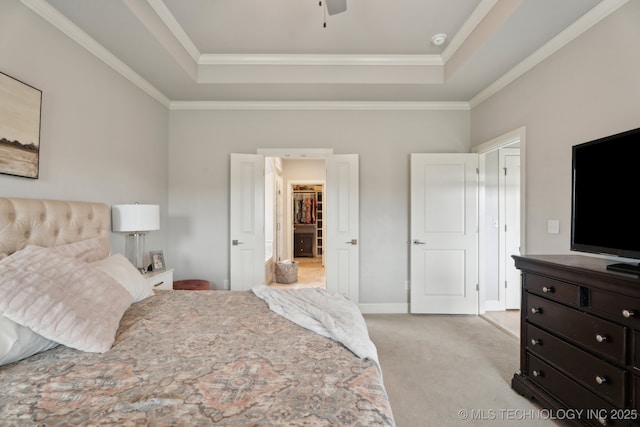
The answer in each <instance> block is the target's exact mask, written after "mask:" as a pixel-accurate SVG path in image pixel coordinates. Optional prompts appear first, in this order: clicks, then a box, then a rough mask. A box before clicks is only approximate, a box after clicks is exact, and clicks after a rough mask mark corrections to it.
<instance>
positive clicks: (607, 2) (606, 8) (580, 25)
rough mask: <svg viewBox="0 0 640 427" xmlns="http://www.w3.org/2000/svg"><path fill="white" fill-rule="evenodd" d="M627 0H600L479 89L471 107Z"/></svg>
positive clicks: (627, 0)
mask: <svg viewBox="0 0 640 427" xmlns="http://www.w3.org/2000/svg"><path fill="white" fill-rule="evenodd" d="M628 2H629V0H602V1H601V2H600V3H598V4H597V5H596V6H595V7H594V8H593V9H591V10H590V11H588V12H587V13H585V14H584V15H583V16H581V17H580V18H579V19H578V20H577V21H576V22H574V23H573V24H571V25H570V26H569V27H567V28H566V29H565V30H564V31H562V32H561V33H560V34H558V35H557V36H556V37H554V38H553V39H551V40H549V42H547V43H546V44H545V45H544V46H542V47H540V48H539V49H538V50H536V51H535V52H534V53H533V54H531V55H529V56H528V57H527V58H525V59H524V60H523V61H521V62H520V63H519V64H518V65H516V66H515V67H513V68H512V69H511V70H509V71H507V72H506V73H505V74H503V75H502V77H500V78H499V79H498V80H496V81H495V82H493V83H492V84H490V85H489V86H487V87H486V88H485V89H483V90H482V91H480V92H479V93H478V94H477V95H476V96H474V97H473V98H472V99H471V100H470V101H469V105H470V107H471V108H475V107H477V106H478V105H480V104H481V103H482V102H484V101H486V100H487V99H489V98H490V97H492V96H493V95H495V94H496V93H498V92H500V91H501V90H502V89H504V88H505V87H506V86H507V85H509V84H510V83H512V82H514V81H515V80H517V79H518V78H519V77H521V76H522V75H524V74H525V73H526V72H528V71H529V70H531V69H532V68H534V67H535V66H536V65H538V64H539V63H541V62H542V61H544V60H545V59H547V58H548V57H549V56H551V55H553V54H554V53H556V52H557V51H558V50H560V49H561V48H563V47H564V46H566V45H567V44H569V43H570V42H571V41H573V40H574V39H575V38H576V37H578V36H579V35H581V34H583V33H584V32H585V31H587V30H588V29H590V28H591V27H593V26H594V25H595V24H597V23H598V22H600V21H602V20H603V19H604V18H606V17H607V16H609V15H610V14H612V13H613V12H615V11H616V10H618V9H619V8H621V7H622V6H624V5H625V4H627V3H628Z"/></svg>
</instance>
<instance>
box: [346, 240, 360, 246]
mask: <svg viewBox="0 0 640 427" xmlns="http://www.w3.org/2000/svg"><path fill="white" fill-rule="evenodd" d="M345 243H346V244H348V245H357V244H358V239H351V241H349V242H345Z"/></svg>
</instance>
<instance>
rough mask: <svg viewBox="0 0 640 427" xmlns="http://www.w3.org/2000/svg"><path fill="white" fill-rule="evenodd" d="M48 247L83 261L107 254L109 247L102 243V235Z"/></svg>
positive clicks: (89, 260) (94, 259)
mask: <svg viewBox="0 0 640 427" xmlns="http://www.w3.org/2000/svg"><path fill="white" fill-rule="evenodd" d="M49 249H51V250H52V251H54V252H56V253H59V254H60V255H64V256H67V257H69V258H77V259H80V260H82V261H84V262H94V261H98V260H101V259H103V258H106V257H108V256H109V247H108V246H107V245H105V244H104V238H103V237H93V238H91V239H85V240H80V241H78V242H73V243H67V244H66V245H59V246H52V247H50V248H49Z"/></svg>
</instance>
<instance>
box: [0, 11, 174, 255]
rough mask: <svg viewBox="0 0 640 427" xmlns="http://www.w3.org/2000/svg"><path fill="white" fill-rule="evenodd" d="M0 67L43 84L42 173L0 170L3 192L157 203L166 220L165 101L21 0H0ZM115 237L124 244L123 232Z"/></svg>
mask: <svg viewBox="0 0 640 427" xmlns="http://www.w3.org/2000/svg"><path fill="white" fill-rule="evenodd" d="M0 71H2V72H3V73H5V74H8V75H10V76H12V77H14V78H16V79H18V80H21V81H23V82H25V83H28V84H29V85H31V86H34V87H36V88H37V89H39V90H41V91H42V121H41V136H40V173H39V175H40V176H39V179H37V180H34V179H28V178H20V177H13V176H9V175H0V196H10V197H31V198H49V199H63V200H80V201H96V202H104V203H108V204H114V203H131V202H136V201H139V202H141V203H158V204H160V205H161V212H162V218H161V221H162V222H161V226H163V225H164V224H166V212H167V210H166V206H167V184H168V172H167V139H168V116H169V112H168V110H167V109H166V108H165V107H163V106H161V105H160V104H159V103H158V102H157V101H155V100H153V99H152V98H150V97H149V96H148V95H146V94H144V93H143V92H142V91H140V90H139V89H138V88H136V87H135V86H133V85H132V84H131V83H129V82H128V81H126V80H125V79H124V78H122V77H121V76H120V75H119V74H117V73H116V72H115V71H113V70H112V69H111V68H109V67H107V66H106V65H105V64H104V63H102V62H101V61H99V60H98V59H97V58H96V57H94V56H93V55H91V54H90V53H89V52H87V51H86V50H85V49H84V48H82V47H80V46H79V45H78V44H77V43H75V42H74V41H72V40H71V39H69V38H68V37H66V36H65V35H64V34H62V33H61V32H60V31H58V30H57V29H55V28H54V27H53V26H51V25H50V24H48V23H47V22H45V21H44V20H43V19H42V18H40V17H39V16H37V15H36V14H34V13H33V12H32V11H31V10H30V9H28V8H26V7H25V6H23V5H22V3H20V2H19V1H18V0H2V1H0ZM166 234H167V229H166V227H163V230H161V231H159V232H153V233H150V234H149V235H148V236H147V249H163V248H164V247H165V242H166V239H165V236H166ZM111 240H112V246H113V247H112V249H113V250H114V251H115V252H123V251H124V237H123V236H121V235H115V234H114V235H113V236H112V239H111ZM171 261H172V260H171V259H170V258H169V259H167V262H168V263H171Z"/></svg>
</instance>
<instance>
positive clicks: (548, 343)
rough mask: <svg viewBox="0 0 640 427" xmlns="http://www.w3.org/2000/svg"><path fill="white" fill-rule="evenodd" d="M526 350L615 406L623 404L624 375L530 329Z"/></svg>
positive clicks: (530, 327)
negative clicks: (549, 362)
mask: <svg viewBox="0 0 640 427" xmlns="http://www.w3.org/2000/svg"><path fill="white" fill-rule="evenodd" d="M525 337H526V343H527V350H529V351H530V352H531V353H534V354H535V355H536V356H539V357H540V358H542V359H544V360H548V361H552V364H553V366H555V367H556V368H558V369H559V370H560V371H562V372H564V373H565V374H567V375H569V376H570V377H572V378H573V379H575V380H576V381H578V382H579V383H581V384H582V385H584V386H585V387H587V388H589V389H591V390H592V391H594V392H596V393H598V395H600V396H603V397H606V398H607V399H609V400H611V402H612V403H614V404H615V405H620V406H623V405H624V403H625V390H626V376H627V375H626V371H625V370H623V369H619V368H617V367H616V366H613V365H611V364H609V363H607V362H606V361H604V360H602V359H599V358H597V357H594V356H592V355H590V354H589V353H586V352H584V351H583V350H580V349H579V348H577V347H575V346H573V345H571V344H569V343H567V342H565V341H562V340H560V339H559V338H556V337H555V336H553V335H551V334H549V333H547V332H545V331H543V330H541V329H539V328H537V327H535V326H533V325H531V324H527V325H526V333H525Z"/></svg>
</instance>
